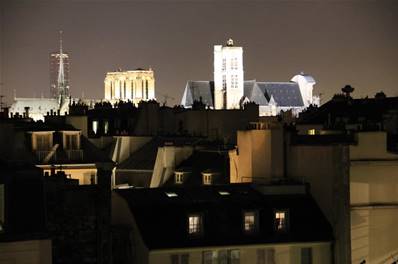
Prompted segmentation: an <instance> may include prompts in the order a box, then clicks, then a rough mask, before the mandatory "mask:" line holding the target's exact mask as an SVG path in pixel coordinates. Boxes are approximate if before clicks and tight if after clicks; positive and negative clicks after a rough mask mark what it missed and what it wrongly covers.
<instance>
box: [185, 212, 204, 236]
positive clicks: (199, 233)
mask: <svg viewBox="0 0 398 264" xmlns="http://www.w3.org/2000/svg"><path fill="white" fill-rule="evenodd" d="M191 217H198V218H199V223H198V227H197V228H192V232H191V223H190V219H191ZM195 229H196V230H197V231H195ZM187 233H188V235H189V236H190V237H198V236H202V235H203V213H198V212H194V213H189V214H188V216H187Z"/></svg>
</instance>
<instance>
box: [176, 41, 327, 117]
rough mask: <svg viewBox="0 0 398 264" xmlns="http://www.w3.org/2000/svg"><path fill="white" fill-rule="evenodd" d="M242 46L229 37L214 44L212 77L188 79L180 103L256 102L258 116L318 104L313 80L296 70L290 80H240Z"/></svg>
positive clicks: (231, 104) (232, 106) (229, 105)
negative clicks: (224, 41)
mask: <svg viewBox="0 0 398 264" xmlns="http://www.w3.org/2000/svg"><path fill="white" fill-rule="evenodd" d="M243 73H244V71H243V48H242V47H237V46H234V42H233V40H232V39H229V40H228V41H227V45H226V46H222V45H215V46H214V81H188V82H187V85H186V87H185V91H184V95H183V97H182V100H181V104H182V105H183V106H184V107H187V108H189V107H192V105H193V103H194V102H195V101H198V102H202V103H204V104H205V105H207V106H208V107H209V108H211V109H238V108H241V107H242V106H243V105H244V104H245V103H247V102H255V103H256V104H258V105H259V114H260V116H275V115H277V114H278V113H279V112H280V111H287V110H292V112H293V113H294V114H298V113H299V112H301V111H302V110H304V109H305V108H306V107H308V106H309V105H311V104H313V105H319V97H318V96H313V94H312V90H313V86H314V85H315V83H316V82H315V80H314V78H313V77H312V76H310V75H308V74H304V73H300V74H298V75H296V76H294V77H293V78H292V79H291V80H290V82H259V81H256V80H244V74H243Z"/></svg>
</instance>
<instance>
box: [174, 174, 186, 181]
mask: <svg viewBox="0 0 398 264" xmlns="http://www.w3.org/2000/svg"><path fill="white" fill-rule="evenodd" d="M184 176H185V175H184V173H183V172H179V171H178V172H177V171H175V172H174V183H175V184H183V183H184Z"/></svg>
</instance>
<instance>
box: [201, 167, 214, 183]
mask: <svg viewBox="0 0 398 264" xmlns="http://www.w3.org/2000/svg"><path fill="white" fill-rule="evenodd" d="M216 175H217V172H214V171H213V170H210V169H208V170H205V171H203V172H202V183H203V185H211V184H213V182H214V179H215V178H214V177H215V176H216Z"/></svg>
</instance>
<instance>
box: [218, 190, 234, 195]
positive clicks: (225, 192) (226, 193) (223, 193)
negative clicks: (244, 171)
mask: <svg viewBox="0 0 398 264" xmlns="http://www.w3.org/2000/svg"><path fill="white" fill-rule="evenodd" d="M218 194H219V195H222V196H228V195H231V193H230V192H227V191H219V192H218Z"/></svg>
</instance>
